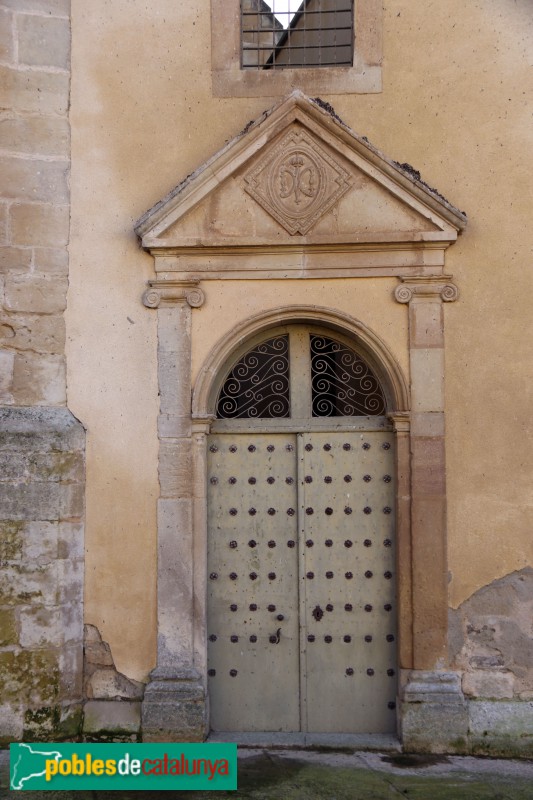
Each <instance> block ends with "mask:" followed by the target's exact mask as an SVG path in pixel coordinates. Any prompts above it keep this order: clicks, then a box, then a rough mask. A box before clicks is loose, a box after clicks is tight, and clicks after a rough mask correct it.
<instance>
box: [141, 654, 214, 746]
mask: <svg viewBox="0 0 533 800" xmlns="http://www.w3.org/2000/svg"><path fill="white" fill-rule="evenodd" d="M141 719H142V723H141V729H142V740H143V742H203V741H204V739H205V738H206V735H207V714H206V698H205V690H204V687H203V685H202V682H201V680H200V675H199V674H198V673H197V672H196V670H183V671H181V672H176V670H172V671H170V670H165V669H164V668H157V669H155V670H154V671H153V672H152V673H151V675H150V682H149V683H148V685H147V687H146V691H145V693H144V700H143V703H142V712H141Z"/></svg>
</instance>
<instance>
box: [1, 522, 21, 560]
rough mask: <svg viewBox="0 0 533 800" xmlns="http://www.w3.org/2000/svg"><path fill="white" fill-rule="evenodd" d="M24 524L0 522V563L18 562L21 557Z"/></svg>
mask: <svg viewBox="0 0 533 800" xmlns="http://www.w3.org/2000/svg"><path fill="white" fill-rule="evenodd" d="M23 528H24V522H15V521H11V520H2V521H1V522H0V562H2V561H19V560H20V559H21V557H22V543H23V539H22V530H23Z"/></svg>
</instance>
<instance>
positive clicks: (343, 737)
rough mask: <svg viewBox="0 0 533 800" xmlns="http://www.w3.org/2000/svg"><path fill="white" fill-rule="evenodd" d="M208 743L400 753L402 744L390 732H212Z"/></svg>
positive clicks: (273, 747)
mask: <svg viewBox="0 0 533 800" xmlns="http://www.w3.org/2000/svg"><path fill="white" fill-rule="evenodd" d="M207 741H208V742H232V743H233V742H234V743H236V744H238V745H239V747H250V748H256V747H263V748H271V749H276V748H294V749H299V750H302V749H303V750H322V749H325V750H345V749H350V750H376V751H379V752H394V753H400V752H401V750H402V746H401V744H400V741H399V740H398V738H397V737H396V736H394V734H389V733H302V732H295V733H292V732H291V733H284V732H279V731H275V732H269V731H253V732H234V731H216V732H215V731H211V733H210V734H209V736H208V739H207Z"/></svg>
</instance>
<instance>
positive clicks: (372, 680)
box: [207, 420, 397, 733]
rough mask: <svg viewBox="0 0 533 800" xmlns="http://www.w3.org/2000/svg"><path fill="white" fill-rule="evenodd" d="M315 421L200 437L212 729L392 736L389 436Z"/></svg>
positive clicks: (393, 582) (391, 441)
mask: <svg viewBox="0 0 533 800" xmlns="http://www.w3.org/2000/svg"><path fill="white" fill-rule="evenodd" d="M376 421H377V420H376ZM321 424H322V427H326V428H328V427H329V430H313V431H307V432H295V431H287V432H282V431H279V430H277V431H276V430H273V431H272V432H258V433H253V432H252V431H249V432H234V433H232V432H227V433H226V432H225V433H219V434H213V435H211V436H210V437H209V444H208V486H209V492H208V498H209V500H208V530H209V534H208V535H209V541H208V582H207V583H208V683H209V697H210V715H211V716H210V718H211V728H212V729H213V730H215V731H309V732H338V733H383V732H389V731H394V730H395V726H396V715H395V711H394V708H395V700H396V686H397V678H396V670H397V667H396V575H395V555H394V554H395V541H394V485H395V481H394V453H393V450H394V439H393V436H392V434H391V432H390V431H388V430H379V429H377V430H376V429H374V430H372V429H369V428H371V426H370V425H368V421H366V427H367V430H363V429H361V427H360V428H359V429H357V427H356V426H355V425H352V429H350V426H344V427H346V428H348V429H346V430H338V427H339V426H337V429H336V428H335V426H334V425H332V424H331V423H329V424H328V422H326V421H325V420H324V421H322V423H321ZM273 427H275V426H273ZM354 427H355V429H353V428H354Z"/></svg>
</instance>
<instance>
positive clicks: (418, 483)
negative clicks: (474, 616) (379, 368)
mask: <svg viewBox="0 0 533 800" xmlns="http://www.w3.org/2000/svg"><path fill="white" fill-rule="evenodd" d="M457 296H458V292H457V288H456V287H455V286H454V284H452V283H450V282H449V277H448V276H438V277H415V278H402V284H401V285H400V286H398V287H397V288H396V291H395V297H396V300H397V301H398V302H399V303H408V304H409V351H410V371H411V409H412V413H411V547H412V601H413V662H412V666H413V667H414V668H415V669H422V670H431V669H442V668H444V667H445V665H446V663H447V614H448V589H447V553H446V483H445V451H444V326H443V309H442V303H443V302H450V301H453V300H456V299H457Z"/></svg>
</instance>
